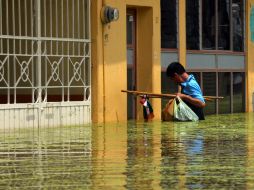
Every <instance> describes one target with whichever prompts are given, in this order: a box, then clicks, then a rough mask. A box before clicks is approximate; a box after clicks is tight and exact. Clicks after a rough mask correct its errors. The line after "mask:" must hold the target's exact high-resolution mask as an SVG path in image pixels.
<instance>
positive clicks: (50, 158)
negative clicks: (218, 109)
mask: <svg viewBox="0 0 254 190" xmlns="http://www.w3.org/2000/svg"><path fill="white" fill-rule="evenodd" d="M253 116H254V115H253V113H251V114H238V115H221V116H208V117H207V119H206V120H205V121H201V122H175V123H172V122H170V123H169V122H168V123H161V122H153V123H142V122H138V123H137V122H128V123H121V124H107V125H93V126H75V127H60V128H25V129H20V128H15V129H2V130H1V131H0V168H1V170H0V187H1V188H4V189H6V188H23V189H28V188H32V189H33V188H34V189H37V188H45V189H47V188H54V189H63V188H65V189H221V188H224V189H253V188H254V128H253V127H254V126H253V118H254V117H253Z"/></svg>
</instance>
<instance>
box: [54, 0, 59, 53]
mask: <svg viewBox="0 0 254 190" xmlns="http://www.w3.org/2000/svg"><path fill="white" fill-rule="evenodd" d="M57 2H58V1H56V5H55V7H56V8H55V12H56V18H55V21H56V24H55V26H56V34H55V36H56V37H57V38H58V36H59V35H58V6H57V5H58V4H57ZM56 54H58V41H56Z"/></svg>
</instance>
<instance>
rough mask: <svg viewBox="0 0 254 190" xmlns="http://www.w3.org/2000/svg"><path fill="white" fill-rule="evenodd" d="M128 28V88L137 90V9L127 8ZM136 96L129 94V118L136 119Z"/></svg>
mask: <svg viewBox="0 0 254 190" xmlns="http://www.w3.org/2000/svg"><path fill="white" fill-rule="evenodd" d="M126 29H127V32H126V34H127V89H128V90H136V89H137V88H136V87H137V74H136V73H137V72H136V70H137V69H136V10H135V9H127V15H126ZM136 104H137V100H136V97H135V96H133V95H130V94H128V95H127V119H128V120H132V119H136V107H137V106H136Z"/></svg>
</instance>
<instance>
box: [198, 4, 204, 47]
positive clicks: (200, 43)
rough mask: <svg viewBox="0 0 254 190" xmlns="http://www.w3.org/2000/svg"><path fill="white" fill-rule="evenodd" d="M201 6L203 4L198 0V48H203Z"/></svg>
mask: <svg viewBox="0 0 254 190" xmlns="http://www.w3.org/2000/svg"><path fill="white" fill-rule="evenodd" d="M202 6H203V4H202V0H199V26H200V27H199V48H200V49H203V44H202V42H203V39H202V38H203V32H202V31H203V28H202V27H203V20H202V18H203V16H202V14H203V13H202Z"/></svg>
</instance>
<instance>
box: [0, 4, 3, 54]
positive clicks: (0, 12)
mask: <svg viewBox="0 0 254 190" xmlns="http://www.w3.org/2000/svg"><path fill="white" fill-rule="evenodd" d="M2 35H3V7H2V0H0V36H2ZM2 52H3V39H2V38H0V53H2Z"/></svg>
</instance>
